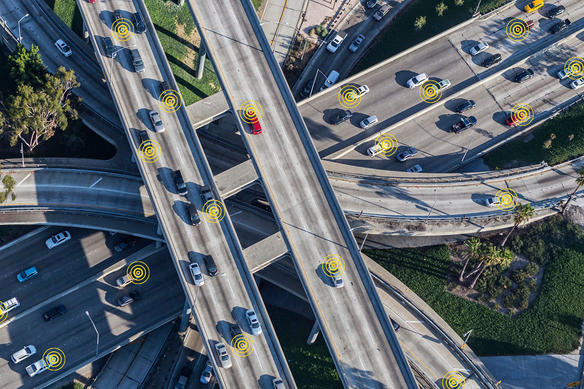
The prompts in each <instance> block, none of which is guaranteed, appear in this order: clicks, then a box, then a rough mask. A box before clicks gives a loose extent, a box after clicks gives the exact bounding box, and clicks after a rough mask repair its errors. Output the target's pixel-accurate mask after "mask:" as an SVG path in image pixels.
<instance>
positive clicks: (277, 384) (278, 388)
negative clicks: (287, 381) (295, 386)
mask: <svg viewBox="0 0 584 389" xmlns="http://www.w3.org/2000/svg"><path fill="white" fill-rule="evenodd" d="M272 386H273V387H274V389H286V387H285V386H284V381H282V380H281V379H279V378H274V379H273V380H272Z"/></svg>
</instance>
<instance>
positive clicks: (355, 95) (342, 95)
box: [338, 85, 361, 109]
mask: <svg viewBox="0 0 584 389" xmlns="http://www.w3.org/2000/svg"><path fill="white" fill-rule="evenodd" d="M338 98H339V104H341V106H342V107H343V108H349V109H350V108H355V107H358V106H359V104H361V93H359V89H358V88H357V87H356V86H355V85H345V86H344V87H342V88H341V89H340V90H339V94H338Z"/></svg>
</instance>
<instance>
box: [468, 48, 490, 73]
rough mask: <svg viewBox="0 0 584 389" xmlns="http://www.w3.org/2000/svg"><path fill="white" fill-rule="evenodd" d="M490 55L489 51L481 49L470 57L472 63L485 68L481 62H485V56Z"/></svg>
mask: <svg viewBox="0 0 584 389" xmlns="http://www.w3.org/2000/svg"><path fill="white" fill-rule="evenodd" d="M490 56H491V53H488V52H486V51H483V52H482V53H479V54H477V55H475V56H474V57H472V58H471V60H472V63H474V64H475V65H477V66H482V67H484V68H485V69H486V67H485V66H483V62H485V60H486V59H487V58H489V57H490Z"/></svg>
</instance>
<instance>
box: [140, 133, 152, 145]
mask: <svg viewBox="0 0 584 389" xmlns="http://www.w3.org/2000/svg"><path fill="white" fill-rule="evenodd" d="M137 133H138V142H139V144H142V143H144V142H148V141H149V140H150V137H149V136H148V133H147V132H146V130H138V132H137Z"/></svg>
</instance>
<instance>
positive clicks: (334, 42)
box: [326, 34, 345, 53]
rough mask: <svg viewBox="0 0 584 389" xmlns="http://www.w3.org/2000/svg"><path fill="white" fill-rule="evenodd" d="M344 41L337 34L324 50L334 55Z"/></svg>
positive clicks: (342, 37)
mask: <svg viewBox="0 0 584 389" xmlns="http://www.w3.org/2000/svg"><path fill="white" fill-rule="evenodd" d="M344 40H345V37H344V36H342V35H341V34H337V35H335V37H334V38H333V40H332V41H330V42H329V44H328V45H327V46H326V49H327V50H328V51H330V52H331V53H334V52H335V51H337V49H338V48H339V47H340V46H341V44H342V43H343V41H344Z"/></svg>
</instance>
